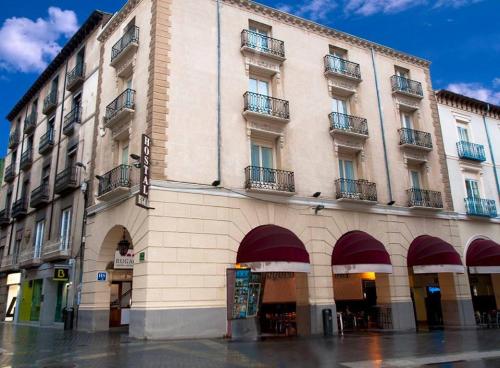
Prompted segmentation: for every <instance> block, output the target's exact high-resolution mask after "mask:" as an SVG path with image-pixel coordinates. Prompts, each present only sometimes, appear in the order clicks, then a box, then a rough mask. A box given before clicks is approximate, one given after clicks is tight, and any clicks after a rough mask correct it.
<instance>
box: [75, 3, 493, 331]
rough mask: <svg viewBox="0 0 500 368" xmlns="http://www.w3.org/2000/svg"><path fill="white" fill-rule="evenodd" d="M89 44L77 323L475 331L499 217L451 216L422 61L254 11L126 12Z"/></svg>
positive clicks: (134, 8)
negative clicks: (477, 245) (476, 257)
mask: <svg viewBox="0 0 500 368" xmlns="http://www.w3.org/2000/svg"><path fill="white" fill-rule="evenodd" d="M99 40H100V41H101V61H100V62H101V67H102V71H101V73H100V79H99V82H98V92H99V95H98V96H99V97H98V109H97V115H98V119H99V120H98V124H97V126H96V141H95V151H94V153H93V154H94V160H93V162H94V164H95V165H94V166H93V173H92V175H91V177H92V178H94V177H95V178H96V179H95V180H94V183H93V185H92V188H93V190H92V192H91V197H92V198H91V200H90V207H89V208H88V221H87V228H86V231H87V237H86V248H85V264H86V267H85V272H84V279H83V286H82V299H81V305H80V306H79V327H80V328H83V329H88V330H103V329H108V328H109V326H115V325H123V324H128V325H129V331H130V334H131V335H132V336H134V337H139V338H179V337H200V336H210V337H213V336H222V335H231V336H235V337H236V336H241V335H248V336H254V335H258V334H263V335H265V334H278V335H280V334H281V335H294V334H309V333H318V332H320V331H321V328H322V327H321V324H322V313H323V310H324V309H328V310H330V311H331V312H332V314H333V320H334V322H335V320H337V321H338V323H339V324H342V325H343V327H346V328H355V327H356V326H357V323H361V324H364V325H366V326H368V327H374V326H376V327H382V328H390V329H397V330H411V329H415V328H416V327H426V328H427V327H433V326H443V325H445V326H450V325H451V326H467V325H473V324H474V323H475V321H474V313H473V307H472V301H471V294H470V285H469V279H468V277H467V275H466V274H465V267H464V262H463V254H464V253H463V252H464V249H465V246H466V244H467V242H468V240H469V239H470V238H471V237H473V236H474V234H475V233H476V232H477V231H480V232H482V233H484V235H485V236H487V237H489V238H490V239H498V238H499V228H498V226H497V225H498V220H495V219H491V220H489V222H483V223H481V224H480V225H479V226H480V229H478V228H476V227H475V225H474V226H472V227H468V225H465V226H462V221H461V220H462V219H461V218H460V217H459V216H457V214H456V213H455V212H454V207H453V198H452V191H451V187H450V180H449V174H448V165H447V162H446V155H445V147H444V144H443V137H442V132H441V127H440V124H439V115H438V105H437V102H436V97H435V94H434V92H433V89H432V85H431V80H430V74H429V63H428V62H427V61H425V60H422V59H420V58H417V57H413V56H410V55H407V54H405V53H402V52H399V51H396V50H393V49H390V48H387V47H384V46H381V45H378V44H375V43H372V42H369V41H366V40H363V39H360V38H357V37H355V36H352V35H348V34H345V33H342V32H339V31H336V30H333V29H329V28H326V27H322V26H320V25H318V24H314V23H311V22H308V21H306V20H303V19H300V18H297V17H295V16H292V15H290V14H286V13H283V12H280V11H277V10H275V9H270V8H267V7H265V6H262V5H259V4H256V3H254V2H251V1H231V0H221V1H215V0H204V1H194V0H186V1H182V2H181V1H170V0H142V1H138V0H135V1H129V2H127V4H126V5H125V6H124V7H123V8H122V9H121V10H120V12H118V13H117V14H115V16H114V17H113V18H112V19H111V20H110V22H109V23H108V24H107V25H106V27H105V28H104V29H103V31H102V32H101V34H100V35H99ZM305 91H307V92H305ZM144 134H145V135H146V137H144V136H143V135H144ZM144 139H146V141H147V142H149V143H150V146H149V145H146V146H145V145H144ZM149 140H150V141H149ZM145 148H146V151H144V149H145ZM145 171H147V173H146V174H145ZM145 192H147V193H146V194H147V196H148V197H147V199H148V201H144V200H140V198H144V194H145ZM138 194H139V195H140V197H138V196H137V195H138ZM138 201H139V204H140V206H138V205H137V203H138ZM285 240H286V241H285ZM123 245H125V249H123V252H122V253H123V254H125V253H128V254H129V255H131V254H132V253H133V254H134V262H133V265H131V267H130V268H128V269H126V270H124V269H122V268H117V267H116V266H117V262H116V259H117V257H119V249H121V247H122V246H123ZM127 247H128V248H130V249H129V250H128V251H127ZM354 250H355V251H354ZM429 254H434V256H429ZM436 254H437V255H436ZM335 315H337V316H338V318H337V319H335ZM334 325H335V326H337V323H334ZM344 325H345V326H344Z"/></svg>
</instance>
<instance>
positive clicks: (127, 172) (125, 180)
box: [97, 165, 132, 197]
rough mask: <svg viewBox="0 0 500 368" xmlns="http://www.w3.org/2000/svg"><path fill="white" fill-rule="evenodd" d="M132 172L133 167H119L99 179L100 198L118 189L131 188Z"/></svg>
mask: <svg viewBox="0 0 500 368" xmlns="http://www.w3.org/2000/svg"><path fill="white" fill-rule="evenodd" d="M131 172H132V166H130V165H119V166H117V167H115V168H114V169H113V170H110V171H108V172H107V173H106V174H104V175H101V176H100V177H99V187H98V192H97V193H98V194H97V196H98V197H100V196H102V195H104V194H107V193H109V192H111V191H113V190H114V189H117V188H130V187H131V186H132V180H131Z"/></svg>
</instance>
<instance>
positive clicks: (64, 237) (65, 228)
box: [60, 208, 71, 250]
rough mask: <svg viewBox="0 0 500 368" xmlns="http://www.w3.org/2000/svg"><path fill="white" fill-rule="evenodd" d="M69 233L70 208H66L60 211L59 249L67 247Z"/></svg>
mask: <svg viewBox="0 0 500 368" xmlns="http://www.w3.org/2000/svg"><path fill="white" fill-rule="evenodd" d="M70 233H71V208H66V209H65V210H63V211H62V213H61V233H60V236H61V238H60V239H61V248H60V249H61V250H66V249H68V248H69V242H70Z"/></svg>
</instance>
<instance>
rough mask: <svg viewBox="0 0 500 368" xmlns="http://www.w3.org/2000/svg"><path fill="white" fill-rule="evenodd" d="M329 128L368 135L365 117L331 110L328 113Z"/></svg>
mask: <svg viewBox="0 0 500 368" xmlns="http://www.w3.org/2000/svg"><path fill="white" fill-rule="evenodd" d="M329 118H330V129H331V130H340V131H343V132H347V133H354V134H360V135H364V136H368V122H367V120H366V119H365V118H360V117H357V116H351V115H346V114H341V113H339V112H332V113H331V114H330V115H329Z"/></svg>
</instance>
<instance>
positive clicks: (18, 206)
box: [12, 197, 28, 219]
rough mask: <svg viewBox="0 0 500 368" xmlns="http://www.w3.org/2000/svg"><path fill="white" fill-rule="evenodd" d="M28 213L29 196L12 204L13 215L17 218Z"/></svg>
mask: <svg viewBox="0 0 500 368" xmlns="http://www.w3.org/2000/svg"><path fill="white" fill-rule="evenodd" d="M27 214H28V198H27V197H26V198H21V199H18V200H17V201H15V202H14V204H13V205H12V217H13V218H15V219H19V218H22V217H24V216H26V215H27Z"/></svg>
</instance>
